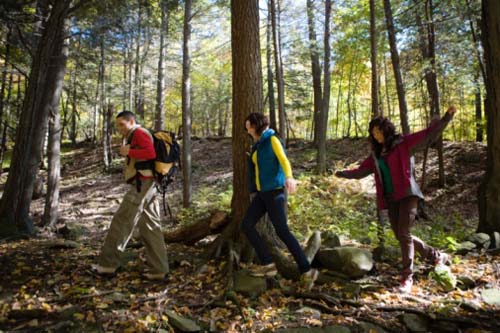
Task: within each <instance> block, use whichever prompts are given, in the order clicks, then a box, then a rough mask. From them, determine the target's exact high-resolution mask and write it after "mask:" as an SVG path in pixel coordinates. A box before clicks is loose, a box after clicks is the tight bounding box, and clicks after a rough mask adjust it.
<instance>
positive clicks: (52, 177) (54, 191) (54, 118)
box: [42, 29, 76, 227]
mask: <svg viewBox="0 0 500 333" xmlns="http://www.w3.org/2000/svg"><path fill="white" fill-rule="evenodd" d="M65 31H67V30H66V29H65ZM62 53H63V54H64V57H67V56H68V43H67V42H65V43H64V48H63V52H62ZM63 77H64V74H63ZM62 85H63V80H61V83H60V85H59V86H58V87H56V91H55V92H54V94H53V96H52V101H51V102H50V109H49V138H48V148H47V157H48V169H47V195H46V196H45V209H44V213H43V218H42V224H43V225H46V226H51V227H53V226H55V225H56V223H57V220H58V219H59V213H58V211H59V178H60V174H61V117H60V113H59V99H60V96H61V91H62ZM74 90H76V82H75V88H74ZM73 112H75V110H73Z"/></svg>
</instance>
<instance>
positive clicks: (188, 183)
mask: <svg viewBox="0 0 500 333" xmlns="http://www.w3.org/2000/svg"><path fill="white" fill-rule="evenodd" d="M191 2H192V0H186V1H185V4H184V42H183V57H182V59H183V60H182V176H183V188H182V189H183V191H182V199H183V203H182V205H183V207H189V206H191V196H192V191H193V189H192V187H193V186H192V179H191V78H190V73H189V72H190V68H191V54H190V40H191Z"/></svg>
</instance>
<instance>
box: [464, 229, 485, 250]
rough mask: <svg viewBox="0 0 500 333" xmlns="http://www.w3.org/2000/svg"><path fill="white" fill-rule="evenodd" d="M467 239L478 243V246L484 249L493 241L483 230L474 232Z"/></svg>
mask: <svg viewBox="0 0 500 333" xmlns="http://www.w3.org/2000/svg"><path fill="white" fill-rule="evenodd" d="M467 240H468V241H469V242H472V243H474V244H476V246H477V247H478V248H483V249H487V248H489V247H490V243H491V240H490V236H489V235H488V234H485V233H483V232H480V233H477V234H472V235H470V236H469V237H467Z"/></svg>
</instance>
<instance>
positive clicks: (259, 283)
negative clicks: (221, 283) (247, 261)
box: [234, 269, 267, 297]
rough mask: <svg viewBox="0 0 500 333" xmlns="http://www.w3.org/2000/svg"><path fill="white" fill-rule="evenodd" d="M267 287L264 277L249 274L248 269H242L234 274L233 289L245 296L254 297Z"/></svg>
mask: <svg viewBox="0 0 500 333" xmlns="http://www.w3.org/2000/svg"><path fill="white" fill-rule="evenodd" d="M266 289H267V283H266V279H265V278H263V277H255V276H251V275H250V271H249V270H246V269H242V270H240V271H237V272H235V274H234V291H236V292H237V293H241V294H243V295H246V296H250V297H256V296H258V295H260V294H262V293H263V292H264V291H266Z"/></svg>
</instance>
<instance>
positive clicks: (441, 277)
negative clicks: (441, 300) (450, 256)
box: [429, 264, 457, 292]
mask: <svg viewBox="0 0 500 333" xmlns="http://www.w3.org/2000/svg"><path fill="white" fill-rule="evenodd" d="M429 276H430V277H431V278H432V279H433V280H434V281H436V282H437V284H438V285H439V286H440V287H441V288H442V289H443V290H444V291H445V292H449V291H452V290H453V289H455V287H456V286H457V278H456V277H455V275H453V273H452V272H451V269H450V267H449V266H446V265H442V264H440V265H437V266H436V267H435V268H434V271H433V272H431V273H430V274H429Z"/></svg>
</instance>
